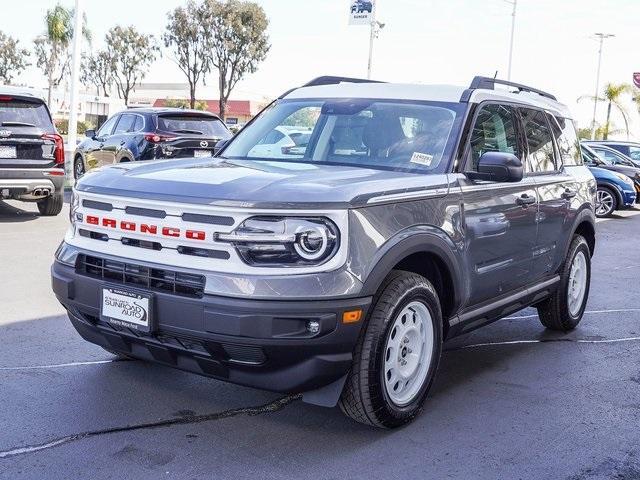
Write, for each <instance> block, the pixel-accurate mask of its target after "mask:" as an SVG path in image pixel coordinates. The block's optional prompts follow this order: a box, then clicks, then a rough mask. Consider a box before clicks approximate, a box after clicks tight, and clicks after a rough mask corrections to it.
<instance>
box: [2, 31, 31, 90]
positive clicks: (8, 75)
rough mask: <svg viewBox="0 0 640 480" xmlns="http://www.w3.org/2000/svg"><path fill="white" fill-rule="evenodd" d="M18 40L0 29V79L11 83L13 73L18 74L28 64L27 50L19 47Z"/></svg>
mask: <svg viewBox="0 0 640 480" xmlns="http://www.w3.org/2000/svg"><path fill="white" fill-rule="evenodd" d="M18 43H19V41H18V40H16V39H15V38H13V37H11V36H9V35H5V33H4V32H1V31H0V81H1V82H3V83H11V80H13V76H14V75H19V74H20V72H22V71H23V70H24V69H25V68H26V67H28V66H29V63H28V62H27V58H28V57H29V50H27V49H26V48H20V47H19V46H18Z"/></svg>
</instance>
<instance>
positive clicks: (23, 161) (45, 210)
mask: <svg viewBox="0 0 640 480" xmlns="http://www.w3.org/2000/svg"><path fill="white" fill-rule="evenodd" d="M63 187H64V144H63V141H62V137H61V136H60V135H59V134H58V132H57V131H56V129H55V127H54V126H53V122H52V120H51V114H50V113H49V109H48V108H47V105H46V104H45V102H44V100H42V99H41V98H39V97H37V96H35V95H33V94H32V93H31V92H30V91H29V90H27V89H16V88H11V87H2V88H0V200H2V199H14V200H21V201H23V202H36V203H37V205H38V210H39V211H40V214H41V215H47V216H49V215H58V214H59V213H60V211H61V210H62V205H63V203H64V202H63Z"/></svg>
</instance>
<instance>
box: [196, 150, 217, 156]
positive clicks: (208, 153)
mask: <svg viewBox="0 0 640 480" xmlns="http://www.w3.org/2000/svg"><path fill="white" fill-rule="evenodd" d="M193 156H194V157H196V158H199V157H211V156H213V152H212V151H211V150H194V151H193Z"/></svg>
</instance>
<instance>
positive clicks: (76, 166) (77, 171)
mask: <svg viewBox="0 0 640 480" xmlns="http://www.w3.org/2000/svg"><path fill="white" fill-rule="evenodd" d="M84 172H85V168H84V161H83V160H82V157H81V156H77V157H76V159H75V160H74V161H73V178H74V179H76V180H80V179H81V178H82V176H83V175H84Z"/></svg>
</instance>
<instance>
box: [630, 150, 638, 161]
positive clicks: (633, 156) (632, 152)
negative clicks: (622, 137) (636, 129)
mask: <svg viewBox="0 0 640 480" xmlns="http://www.w3.org/2000/svg"><path fill="white" fill-rule="evenodd" d="M629 157H631V159H632V160H635V161H637V162H639V161H640V147H629Z"/></svg>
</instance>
